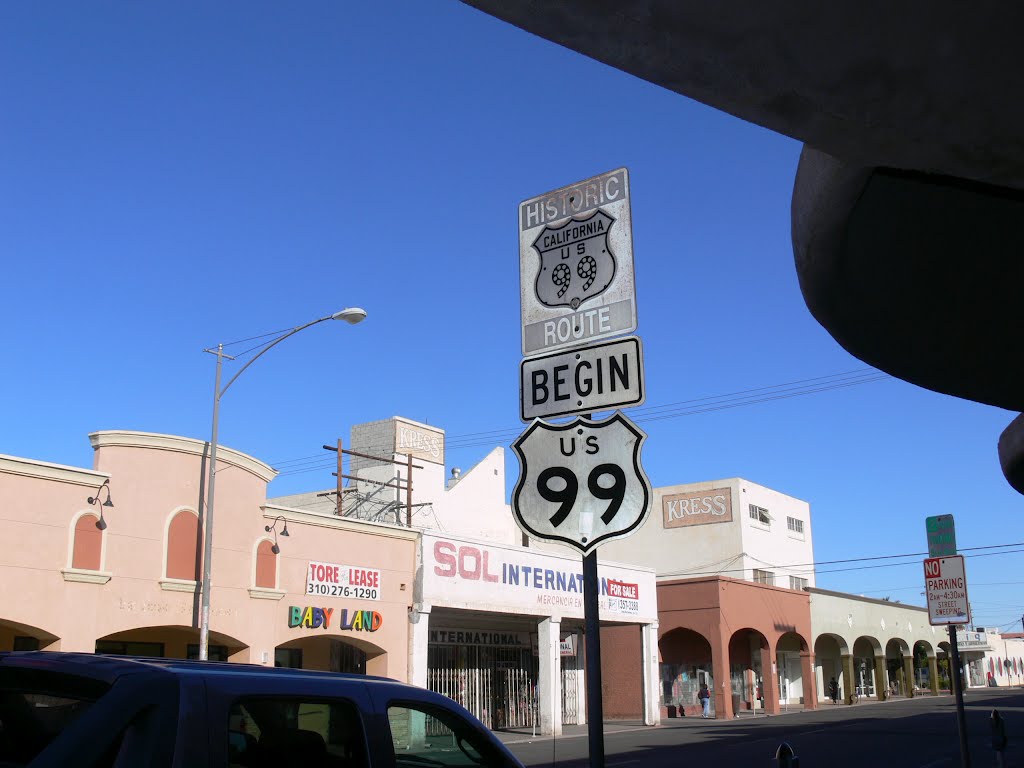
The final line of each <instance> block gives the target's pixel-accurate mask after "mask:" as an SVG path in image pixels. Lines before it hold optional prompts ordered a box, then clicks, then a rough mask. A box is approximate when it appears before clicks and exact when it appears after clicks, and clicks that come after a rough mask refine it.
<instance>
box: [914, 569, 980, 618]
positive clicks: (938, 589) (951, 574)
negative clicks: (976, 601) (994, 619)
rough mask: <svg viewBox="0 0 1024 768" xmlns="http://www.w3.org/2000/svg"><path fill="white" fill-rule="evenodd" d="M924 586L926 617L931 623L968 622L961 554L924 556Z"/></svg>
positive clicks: (967, 604)
mask: <svg viewBox="0 0 1024 768" xmlns="http://www.w3.org/2000/svg"><path fill="white" fill-rule="evenodd" d="M924 586H925V590H926V592H927V595H928V621H929V623H930V624H931V625H932V626H936V625H946V624H970V623H971V608H970V604H969V603H968V601H967V577H966V575H965V574H964V558H963V555H953V556H951V557H929V558H928V559H927V560H925V561H924Z"/></svg>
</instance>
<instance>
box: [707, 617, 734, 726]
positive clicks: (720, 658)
mask: <svg viewBox="0 0 1024 768" xmlns="http://www.w3.org/2000/svg"><path fill="white" fill-rule="evenodd" d="M710 639H711V638H708V640H709V641H710ZM711 676H712V677H713V678H714V685H713V686H712V690H711V695H712V696H713V697H714V702H715V719H717V720H729V719H731V718H733V717H735V716H736V713H735V712H733V711H732V687H731V686H730V685H729V640H728V639H727V638H723V637H722V635H721V632H719V634H717V635H716V636H715V642H714V643H712V644H711Z"/></svg>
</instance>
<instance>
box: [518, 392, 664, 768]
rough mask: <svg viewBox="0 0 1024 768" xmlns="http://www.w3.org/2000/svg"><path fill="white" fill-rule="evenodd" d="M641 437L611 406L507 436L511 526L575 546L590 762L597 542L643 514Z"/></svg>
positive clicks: (596, 678)
mask: <svg viewBox="0 0 1024 768" xmlns="http://www.w3.org/2000/svg"><path fill="white" fill-rule="evenodd" d="M646 438H647V435H646V433H644V432H643V430H641V429H640V428H639V427H637V426H636V425H635V424H633V423H632V422H631V421H630V420H629V419H627V418H626V417H625V416H623V415H622V414H621V413H619V412H616V413H615V414H614V415H613V416H611V417H610V418H608V419H605V420H604V421H596V422H595V421H590V420H589V419H585V418H583V417H577V418H575V419H573V420H572V421H571V422H569V423H567V424H559V425H553V424H547V423H545V422H543V421H541V420H540V419H536V420H535V421H534V422H533V423H532V424H531V425H530V426H529V427H528V428H527V429H526V431H525V432H524V433H523V434H522V435H520V436H519V438H517V439H516V441H515V442H514V443H513V444H512V448H513V450H514V451H515V452H516V455H517V456H518V457H519V463H520V472H519V481H518V482H517V483H516V488H515V491H514V492H513V494H512V512H513V514H514V515H515V518H516V522H517V523H518V524H519V527H520V528H522V529H523V531H525V532H526V533H528V534H529V535H531V536H534V537H536V538H539V539H545V540H547V541H558V542H561V543H563V544H567V545H569V546H571V547H574V548H575V549H578V550H579V551H581V552H582V553H583V620H584V625H585V628H586V649H587V657H586V675H587V734H588V738H589V744H590V764H591V766H593V767H594V768H603V766H604V730H603V728H604V706H603V703H602V701H601V620H600V613H599V601H598V597H599V595H600V580H599V579H598V575H597V547H598V546H599V545H600V544H602V543H603V542H605V541H609V540H611V539H616V538H621V537H624V536H628V535H629V534H631V533H632V532H633V531H634V530H636V529H637V528H638V527H640V526H641V525H642V524H643V523H644V521H645V520H646V519H647V516H648V515H649V514H650V502H651V498H652V492H651V485H650V481H649V480H648V479H647V475H646V474H644V471H643V468H642V467H641V466H640V448H641V446H642V445H643V441H644V440H645V439H646Z"/></svg>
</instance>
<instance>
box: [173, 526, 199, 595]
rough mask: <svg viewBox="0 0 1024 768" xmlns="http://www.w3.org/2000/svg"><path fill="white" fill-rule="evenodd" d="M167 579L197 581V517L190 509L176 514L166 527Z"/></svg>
mask: <svg viewBox="0 0 1024 768" xmlns="http://www.w3.org/2000/svg"><path fill="white" fill-rule="evenodd" d="M167 578H168V579H182V580H184V581H198V580H199V517H198V516H197V515H196V513H195V512H193V511H192V510H190V509H183V510H181V511H180V512H178V514H176V515H175V516H174V517H173V518H172V519H171V523H170V525H168V526H167Z"/></svg>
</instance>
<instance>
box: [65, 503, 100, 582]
mask: <svg viewBox="0 0 1024 768" xmlns="http://www.w3.org/2000/svg"><path fill="white" fill-rule="evenodd" d="M99 520H100V519H99V517H97V516H96V515H82V516H81V517H79V518H78V520H76V521H75V534H74V538H73V539H72V544H71V567H72V568H79V569H81V570H83V571H98V570H99V569H100V560H101V557H100V556H101V554H102V550H103V531H101V530H100V529H99V528H97V527H96V523H98V522H99Z"/></svg>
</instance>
